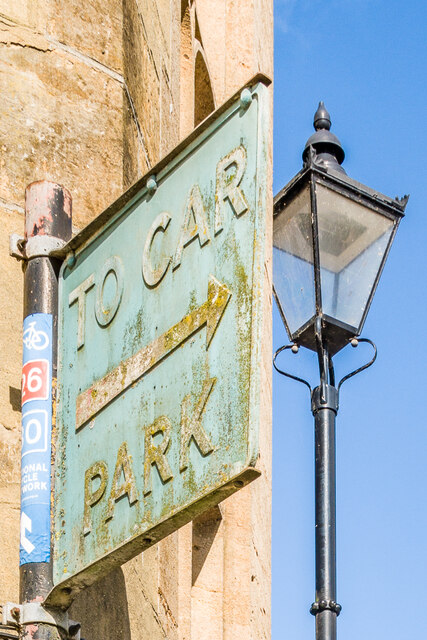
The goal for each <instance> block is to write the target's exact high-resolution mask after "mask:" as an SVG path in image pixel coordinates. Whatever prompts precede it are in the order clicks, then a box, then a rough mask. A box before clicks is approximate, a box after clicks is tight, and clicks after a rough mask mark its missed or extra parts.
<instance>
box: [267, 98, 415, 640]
mask: <svg viewBox="0 0 427 640" xmlns="http://www.w3.org/2000/svg"><path fill="white" fill-rule="evenodd" d="M330 126H331V120H330V116H329V113H328V112H327V111H326V109H325V106H324V104H323V102H320V103H319V107H318V109H317V111H316V113H315V116H314V128H315V129H316V132H315V133H314V134H313V135H312V136H311V137H310V138H309V139H308V141H307V143H306V145H305V149H304V152H303V160H304V165H303V168H302V169H301V171H300V172H299V173H298V174H297V175H296V176H295V177H294V178H293V179H292V180H291V181H290V182H289V183H288V184H287V185H286V187H284V188H283V189H282V190H281V191H280V192H279V193H278V194H277V196H276V197H275V199H274V221H273V265H274V266H273V282H274V295H275V298H276V301H277V304H278V307H279V311H280V314H281V317H282V320H283V322H284V324H285V326H286V330H287V332H288V335H289V338H290V340H291V341H292V343H291V344H288V345H285V346H284V347H281V348H280V349H278V351H277V352H276V354H275V357H274V366H275V368H276V370H277V371H279V373H282V374H283V375H286V376H288V377H290V378H293V379H294V380H298V381H299V382H303V383H304V384H306V385H307V386H308V387H309V389H310V393H311V409H312V412H313V415H314V421H315V504H316V508H315V511H316V515H315V518H316V598H315V602H314V603H313V604H312V606H311V609H310V611H311V613H312V614H313V615H314V616H315V617H316V639H317V640H335V639H336V618H337V616H338V615H339V613H340V611H341V607H340V605H339V604H337V602H336V545H335V540H336V534H335V528H336V527H335V417H336V414H337V411H338V392H339V389H340V387H341V385H342V384H343V382H344V381H345V380H348V378H350V377H352V376H353V375H355V374H356V373H359V372H360V371H362V370H363V369H366V368H367V367H369V366H370V365H371V364H373V362H374V361H375V358H376V347H375V345H374V343H373V342H371V341H370V340H368V339H366V338H360V339H357V336H359V335H360V332H361V331H362V328H363V324H364V322H365V319H366V315H367V313H368V310H369V306H370V304H371V301H372V298H373V295H374V293H375V289H376V287H377V284H378V281H379V278H380V275H381V272H382V269H383V267H384V264H385V261H386V258H387V255H388V252H389V250H390V247H391V244H392V242H393V238H394V235H395V233H396V230H397V227H398V225H399V222H400V220H401V218H402V217H403V215H404V210H405V206H406V203H407V200H408V196H405V197H404V198H402V199H401V200H399V199H397V198H396V199H394V200H393V199H392V198H388V197H387V196H384V195H382V194H380V193H378V192H377V191H375V190H373V189H370V188H368V187H366V186H364V185H362V184H360V183H358V182H356V181H355V180H352V179H351V178H349V177H348V176H347V174H346V172H345V171H344V169H343V168H342V167H341V163H342V162H343V160H344V151H343V148H342V146H341V143H340V141H339V140H338V138H337V137H336V136H334V135H333V134H332V133H331V132H330V131H329V129H330ZM359 342H368V343H369V344H371V345H372V347H373V349H374V355H373V358H372V360H371V361H370V362H368V363H367V364H366V365H364V366H363V367H360V368H359V369H357V370H356V371H353V372H351V373H350V374H348V375H347V376H345V377H344V378H343V379H342V380H341V381H340V383H339V384H338V385H336V384H335V376H334V368H333V363H332V357H333V356H334V355H335V354H336V353H337V352H338V351H340V350H341V349H342V348H343V347H345V346H346V345H348V344H349V343H351V344H352V346H357V345H358V343H359ZM300 346H303V347H306V348H308V349H311V350H313V351H315V352H316V353H317V356H318V360H319V370H320V385H319V386H318V387H316V388H315V389H314V390H312V389H311V387H310V385H309V383H308V382H307V381H306V380H303V379H302V378H298V377H297V376H293V375H292V374H290V373H287V372H285V371H282V370H281V369H279V368H278V366H277V364H276V358H277V356H278V354H279V353H280V352H282V351H283V350H285V349H292V351H293V352H294V353H296V352H297V351H298V348H299V347H300Z"/></svg>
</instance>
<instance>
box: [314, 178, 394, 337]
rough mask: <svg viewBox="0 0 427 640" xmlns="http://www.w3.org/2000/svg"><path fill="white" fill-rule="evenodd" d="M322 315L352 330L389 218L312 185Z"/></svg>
mask: <svg viewBox="0 0 427 640" xmlns="http://www.w3.org/2000/svg"><path fill="white" fill-rule="evenodd" d="M316 195H317V217H318V228H319V253H320V274H321V290H322V310H323V313H324V314H326V315H328V316H331V317H332V318H335V319H337V320H339V321H341V322H345V323H346V324H348V325H350V326H352V327H355V328H358V327H359V325H360V322H361V320H362V317H363V313H364V311H365V308H366V305H367V303H368V300H369V296H370V293H371V290H372V287H373V286H374V283H375V279H376V276H377V274H378V272H379V270H380V268H381V265H382V262H383V259H384V254H385V252H386V250H387V246H388V242H389V240H390V236H391V233H392V230H393V220H390V219H389V218H387V217H386V216H383V215H381V214H380V213H377V212H376V211H374V210H372V209H370V208H368V207H365V206H364V205H363V204H360V203H359V202H355V201H354V200H350V199H349V198H346V197H344V196H343V195H341V194H339V193H336V192H335V191H332V190H330V189H328V188H326V187H324V186H322V185H319V184H317V185H316Z"/></svg>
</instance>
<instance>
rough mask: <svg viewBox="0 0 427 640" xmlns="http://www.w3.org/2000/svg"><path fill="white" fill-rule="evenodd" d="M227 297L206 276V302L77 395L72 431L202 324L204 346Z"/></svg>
mask: <svg viewBox="0 0 427 640" xmlns="http://www.w3.org/2000/svg"><path fill="white" fill-rule="evenodd" d="M230 297H231V293H230V291H229V289H227V287H226V286H225V285H224V284H221V283H220V282H218V280H216V278H214V277H213V276H210V278H209V283H208V297H207V300H206V302H204V303H203V304H202V305H201V306H200V307H198V308H197V309H195V310H194V311H192V312H191V313H189V314H188V315H186V316H184V318H182V320H180V322H178V323H177V324H175V325H174V326H173V327H172V328H171V329H169V330H168V331H166V332H165V333H163V334H162V335H161V336H159V337H158V338H155V340H153V342H151V344H149V345H147V346H146V347H143V348H142V349H141V350H140V351H138V352H137V353H135V354H134V355H133V356H130V358H128V359H127V360H125V361H124V362H121V363H120V364H119V366H118V367H116V368H115V369H113V370H112V371H110V372H109V373H107V375H105V376H104V377H103V378H101V380H98V381H97V382H95V383H94V384H93V385H92V386H91V387H89V389H86V391H83V392H82V393H80V394H79V395H78V396H77V403H76V431H77V429H79V428H80V427H81V426H82V425H83V424H85V423H86V422H87V421H88V420H91V418H93V417H94V416H96V414H97V413H99V412H100V411H101V409H103V408H104V407H105V406H106V405H107V404H108V403H109V402H111V401H112V400H114V398H116V397H117V396H118V395H119V394H121V393H122V392H123V391H125V389H127V388H128V387H130V385H131V384H133V383H134V382H136V381H137V380H138V379H139V378H141V377H142V376H143V375H144V374H146V373H147V372H148V371H150V369H152V368H153V367H154V366H155V365H156V364H158V363H159V362H160V361H161V360H163V358H165V357H166V356H168V355H169V354H170V353H171V352H172V351H174V349H176V348H177V347H179V346H180V345H181V344H182V343H183V342H185V341H186V340H187V339H188V338H189V337H190V336H192V335H193V333H196V331H198V330H199V329H200V328H201V327H203V326H204V325H206V348H208V347H209V345H210V343H211V340H212V338H213V335H214V333H215V331H216V328H217V326H218V324H219V322H220V320H221V318H222V314H223V313H224V310H225V307H226V306H227V303H228V301H229V299H230Z"/></svg>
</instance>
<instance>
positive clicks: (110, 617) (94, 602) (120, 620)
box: [69, 569, 131, 640]
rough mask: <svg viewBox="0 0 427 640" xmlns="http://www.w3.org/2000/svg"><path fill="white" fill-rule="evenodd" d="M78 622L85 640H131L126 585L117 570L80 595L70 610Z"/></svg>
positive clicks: (120, 572)
mask: <svg viewBox="0 0 427 640" xmlns="http://www.w3.org/2000/svg"><path fill="white" fill-rule="evenodd" d="M69 615H70V618H71V619H72V620H76V621H78V622H80V624H81V625H82V628H81V637H82V638H85V640H100V639H101V638H102V640H131V632H130V624H129V612H128V601H127V597H126V584H125V579H124V576H123V572H122V570H121V569H116V570H115V571H113V572H112V573H110V574H109V575H108V576H107V577H106V578H103V579H102V580H100V581H99V582H97V583H96V584H94V585H93V586H92V587H89V588H87V589H85V590H84V591H82V593H81V594H80V595H79V596H78V597H77V598H76V599H75V600H74V602H73V604H72V605H71V607H70V609H69Z"/></svg>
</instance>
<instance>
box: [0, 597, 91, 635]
mask: <svg viewBox="0 0 427 640" xmlns="http://www.w3.org/2000/svg"><path fill="white" fill-rule="evenodd" d="M2 618H3V619H2V623H3V625H4V626H11V627H14V628H16V629H17V630H19V629H20V628H22V627H25V626H27V625H31V624H34V625H39V624H43V625H49V626H51V627H56V628H58V629H61V630H62V631H63V632H65V633H66V635H67V637H68V638H69V639H70V640H80V623H78V622H76V621H75V620H71V619H70V618H69V617H68V613H67V612H66V611H62V610H61V609H57V608H55V609H49V608H48V607H45V606H43V604H42V603H40V602H25V603H24V604H15V603H14V602H7V603H6V604H4V605H3V607H2Z"/></svg>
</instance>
